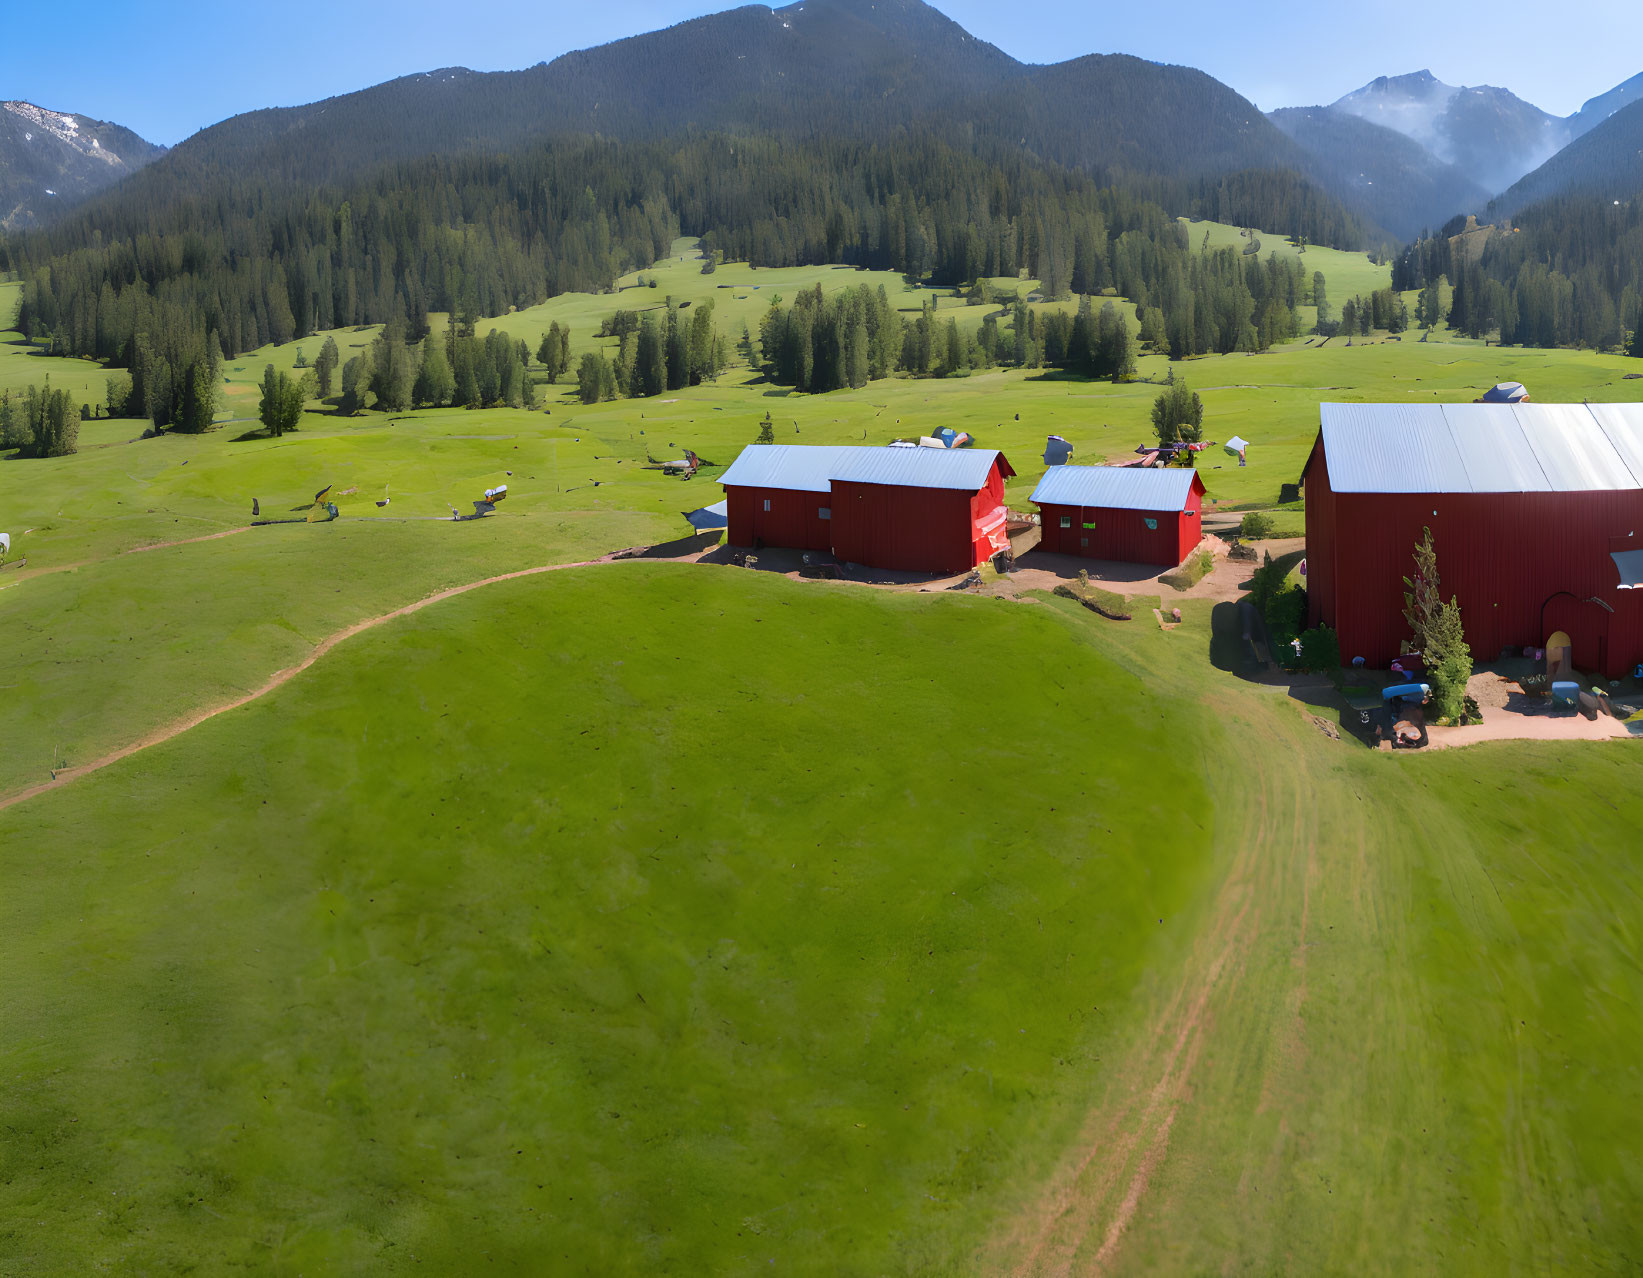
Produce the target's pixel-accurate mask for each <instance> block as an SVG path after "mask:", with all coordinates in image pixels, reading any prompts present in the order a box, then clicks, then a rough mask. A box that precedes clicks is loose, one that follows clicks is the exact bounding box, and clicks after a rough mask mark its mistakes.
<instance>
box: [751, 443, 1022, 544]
mask: <svg viewBox="0 0 1643 1278" xmlns="http://www.w3.org/2000/svg"><path fill="white" fill-rule="evenodd" d="M1013 474H1015V471H1014V470H1013V469H1012V468H1011V466H1010V463H1009V461H1008V460H1007V459H1006V458H1005V457H1004V455H1003V454H1002V453H1000V452H997V451H989V450H984V449H979V448H976V449H970V448H966V449H953V450H949V449H938V448H854V447H825V446H823V447H816V446H808V445H803V444H755V445H753V446H752V447H750V448H747V449H744V450H743V451H742V454H741V456H740V457H738V458H737V459H736V460H735V461H734V462H733V463H732V464H731V466H730V469H729V470H727V471H725V473H724V475H723V476H722V477H721V478H720V480H719V482H720V483H721V484H723V485H724V489H725V499H726V502H727V505H728V513H729V521H730V531H729V540H730V543H731V544H732V545H735V546H761V545H769V546H785V547H789V548H791V549H795V550H829V551H831V552H832V553H833V555H834V556H835V557H836V558H838V559H840V560H843V561H844V562H846V563H856V564H864V565H866V566H868V567H872V568H889V569H899V570H906V571H913V572H937V573H959V572H967V571H968V570H969V569H971V568H974V567H975V566H976V565H977V564H979V563H981V562H982V561H983V560H985V559H987V558H988V557H989V556H991V555H992V554H994V553H995V552H996V551H999V550H1003V549H1004V548H1005V547H1007V546H1008V545H1009V539H1008V538H1007V536H1006V535H1005V529H1004V526H1005V508H1004V480H1005V479H1006V478H1008V477H1009V476H1011V475H1013Z"/></svg>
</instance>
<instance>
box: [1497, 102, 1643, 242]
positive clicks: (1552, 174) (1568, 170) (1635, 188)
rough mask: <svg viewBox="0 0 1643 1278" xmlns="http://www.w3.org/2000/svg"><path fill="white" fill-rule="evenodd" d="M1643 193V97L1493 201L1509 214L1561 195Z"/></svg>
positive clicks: (1616, 196)
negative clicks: (1642, 99)
mask: <svg viewBox="0 0 1643 1278" xmlns="http://www.w3.org/2000/svg"><path fill="white" fill-rule="evenodd" d="M1640 193H1643V101H1638V102H1633V103H1632V104H1631V105H1630V106H1626V107H1622V108H1621V109H1620V110H1618V111H1616V112H1615V113H1614V114H1613V115H1611V116H1609V117H1608V118H1607V119H1606V120H1604V121H1603V122H1602V123H1601V124H1599V125H1597V126H1596V127H1595V128H1593V129H1592V130H1591V131H1589V132H1588V133H1586V134H1585V135H1584V136H1582V137H1579V138H1576V139H1575V140H1574V141H1573V142H1571V143H1570V144H1569V145H1568V146H1567V147H1565V148H1564V149H1563V150H1562V151H1560V152H1558V153H1557V154H1556V155H1554V156H1553V157H1552V158H1551V159H1550V160H1548V161H1547V162H1546V163H1545V164H1543V165H1541V166H1540V167H1539V168H1538V169H1536V170H1535V171H1534V172H1533V173H1531V174H1529V175H1528V176H1527V177H1525V178H1524V179H1523V180H1522V181H1520V182H1518V183H1516V184H1515V185H1513V186H1512V188H1511V189H1510V190H1508V191H1507V192H1506V193H1505V194H1504V195H1502V196H1500V198H1499V199H1498V200H1497V201H1496V202H1495V204H1494V206H1493V207H1492V210H1491V211H1492V212H1494V213H1496V214H1499V215H1510V214H1513V213H1515V212H1517V211H1518V210H1520V209H1522V208H1525V207H1526V206H1528V205H1531V204H1535V203H1538V202H1540V201H1542V200H1547V199H1551V198H1554V197H1557V196H1563V195H1590V196H1595V197H1602V198H1606V199H1608V200H1610V201H1614V200H1619V201H1621V202H1625V201H1629V200H1632V199H1635V198H1636V197H1637V196H1638V195H1639V194H1640Z"/></svg>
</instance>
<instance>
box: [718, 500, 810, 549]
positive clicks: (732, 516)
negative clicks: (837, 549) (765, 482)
mask: <svg viewBox="0 0 1643 1278" xmlns="http://www.w3.org/2000/svg"><path fill="white" fill-rule="evenodd" d="M831 500H832V498H831V497H830V496H829V495H828V494H827V493H806V492H795V491H794V490H792V489H789V488H746V487H743V486H742V485H740V484H738V485H736V486H735V487H730V488H726V489H725V501H726V503H727V504H726V507H725V510H726V514H727V516H728V518H729V521H730V527H729V529H728V536H727V540H728V541H729V543H730V544H731V545H732V546H750V547H752V546H786V547H788V548H790V549H793V550H830V549H832V546H833V531H832V525H831V523H830V522H829V521H828V520H826V519H823V518H822V517H821V515H820V512H821V511H823V510H826V509H827V508H828V503H829V502H830V501H831ZM766 502H769V503H770V509H769V510H766V509H765V508H764V506H765V503H766Z"/></svg>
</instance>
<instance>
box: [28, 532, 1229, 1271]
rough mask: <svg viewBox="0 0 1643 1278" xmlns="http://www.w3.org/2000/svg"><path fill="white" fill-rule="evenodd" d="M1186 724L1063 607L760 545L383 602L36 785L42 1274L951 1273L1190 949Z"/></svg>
mask: <svg viewBox="0 0 1643 1278" xmlns="http://www.w3.org/2000/svg"><path fill="white" fill-rule="evenodd" d="M935 653H949V654H954V653H963V654H964V663H963V664H964V672H963V677H962V681H957V680H955V677H954V674H953V671H952V666H951V663H949V662H938V663H934V664H933V663H932V662H931V660H930V657H931V654H935ZM960 682H961V684H962V687H963V688H966V689H969V692H968V693H961V692H960V686H959V685H960ZM1094 707H1100V724H1101V731H1100V732H1099V733H1098V734H1094V735H1093V736H1092V735H1091V734H1090V732H1089V727H1090V723H1091V713H1092V708H1094ZM1182 732H1187V733H1190V734H1192V736H1193V737H1194V738H1196V739H1199V740H1204V739H1208V737H1207V736H1206V734H1208V736H1213V732H1214V728H1213V725H1212V724H1210V723H1209V722H1208V721H1207V717H1206V716H1205V715H1204V714H1203V712H1202V711H1201V710H1199V709H1198V708H1197V707H1196V706H1194V705H1193V704H1192V702H1191V700H1190V699H1188V698H1182V697H1179V696H1178V695H1176V694H1174V693H1172V692H1170V691H1168V690H1164V689H1151V688H1148V687H1146V686H1145V685H1144V684H1143V683H1142V682H1141V681H1140V680H1139V679H1138V678H1137V677H1136V675H1135V674H1134V673H1133V672H1131V671H1128V670H1125V669H1124V668H1122V667H1121V666H1120V665H1118V664H1116V663H1115V662H1113V661H1112V660H1111V659H1110V658H1107V657H1104V656H1102V655H1101V654H1100V653H1098V652H1096V651H1095V650H1094V649H1093V648H1091V647H1090V646H1089V645H1088V644H1086V643H1084V642H1083V640H1082V638H1081V637H1080V635H1079V634H1078V632H1077V631H1076V630H1075V629H1074V628H1072V627H1070V626H1068V625H1067V624H1065V623H1064V622H1063V621H1062V619H1060V618H1059V617H1057V616H1056V615H1054V614H1053V613H1051V612H1050V611H1049V610H1046V609H1043V608H1024V607H1020V606H1013V605H1008V604H1004V603H1000V602H997V601H991V600H981V599H969V598H961V597H953V596H945V597H943V596H936V597H928V596H925V597H920V596H886V595H882V594H878V593H868V592H857V591H854V590H850V589H845V588H829V587H825V586H824V587H814V588H805V587H797V586H795V585H793V584H791V583H789V582H787V581H785V580H781V579H772V578H766V577H763V576H762V575H759V574H752V573H739V572H735V571H732V570H726V569H707V568H694V569H689V568H676V567H675V568H667V567H649V566H641V565H634V564H619V565H613V566H607V567H603V568H599V569H583V570H572V571H571V572H567V573H563V574H557V575H554V576H550V577H546V578H536V579H531V580H526V581H519V582H513V583H508V584H505V585H501V586H496V587H489V588H486V589H485V590H483V591H480V592H476V593H472V594H469V595H466V596H463V597H461V598H459V599H456V600H452V601H450V602H448V603H446V604H442V605H438V606H437V607H436V608H435V609H434V610H432V611H429V612H426V613H424V614H419V616H418V618H417V620H416V621H415V622H414V624H413V623H410V622H403V623H391V624H390V626H388V627H386V628H383V629H381V630H378V631H375V632H372V633H371V634H369V635H366V636H362V637H361V638H359V639H358V640H354V641H350V643H349V644H348V645H346V646H345V647H344V648H342V649H339V650H337V652H335V653H333V654H332V656H331V657H329V658H327V659H326V660H324V661H323V662H322V663H321V664H320V665H318V666H316V667H314V668H313V669H312V670H311V671H310V672H308V674H307V675H305V676H303V677H302V678H301V679H300V680H298V681H297V682H294V683H292V684H290V685H287V686H286V687H285V688H284V689H282V690H281V691H279V692H277V693H275V694H273V695H271V696H270V697H268V698H267V699H265V700H263V701H261V702H259V703H257V704H256V705H255V706H254V707H251V708H248V709H247V710H245V711H243V712H236V713H234V714H231V715H228V716H223V717H221V718H218V719H215V720H212V721H211V722H209V723H207V724H205V725H203V726H202V727H200V728H198V729H195V730H193V731H192V732H190V733H188V734H187V735H186V736H184V737H183V738H180V739H178V740H176V741H175V742H173V743H171V744H169V745H166V746H163V747H159V748H156V749H155V750H153V751H150V752H147V753H145V754H144V755H142V756H139V757H137V758H134V759H132V760H130V761H128V762H127V763H126V764H123V765H117V766H116V767H115V768H112V769H110V770H108V771H107V772H104V773H100V774H97V775H95V776H94V777H91V778H87V779H86V782H85V784H83V785H81V786H79V787H77V788H76V789H74V790H73V791H64V792H58V793H56V794H53V795H50V796H46V797H43V798H42V799H39V800H31V801H30V802H28V803H25V804H22V805H19V806H16V807H13V808H11V809H10V810H8V811H6V812H4V813H0V874H3V875H4V878H5V881H6V883H7V885H8V887H7V891H6V893H5V894H4V897H3V901H0V962H3V964H4V966H5V969H6V971H7V973H8V977H7V980H6V981H5V982H4V983H3V986H0V1023H3V1024H4V1025H5V1026H6V1027H7V1033H6V1036H5V1043H4V1045H3V1046H0V1069H3V1071H4V1076H5V1077H6V1079H7V1086H6V1087H5V1089H3V1091H0V1110H3V1118H0V1127H3V1128H4V1130H6V1132H7V1133H8V1136H7V1139H6V1141H5V1142H4V1143H3V1145H0V1183H3V1184H4V1185H5V1186H6V1193H5V1195H4V1196H3V1204H0V1257H3V1258H4V1262H3V1263H4V1266H5V1267H18V1268H20V1269H24V1270H33V1271H38V1272H47V1271H56V1272H62V1271H76V1270H84V1269H87V1268H94V1267H98V1266H104V1265H109V1266H115V1267H119V1268H123V1269H127V1270H132V1271H146V1270H153V1269H172V1268H176V1267H178V1266H183V1267H197V1268H201V1269H208V1270H217V1269H222V1268H229V1267H236V1266H249V1267H253V1268H273V1269H277V1270H281V1271H291V1272H296V1271H303V1270H306V1271H308V1272H315V1271H327V1272H343V1271H351V1272H370V1271H379V1270H381V1269H384V1268H387V1269H401V1268H411V1267H414V1266H416V1265H422V1266H424V1267H431V1268H432V1269H433V1270H436V1271H447V1272H449V1271H455V1270H471V1269H473V1268H483V1269H487V1270H491V1271H498V1270H502V1271H512V1272H543V1271H545V1270H547V1271H556V1272H585V1273H613V1272H659V1271H675V1272H688V1273H709V1272H711V1273H736V1272H755V1271H757V1272H769V1271H770V1266H771V1264H772V1262H774V1264H775V1266H776V1268H777V1270H779V1271H789V1272H791V1271H795V1270H796V1271H802V1272H809V1273H838V1272H857V1273H877V1272H885V1271H887V1270H897V1271H906V1272H928V1271H930V1270H931V1269H932V1268H947V1267H951V1266H953V1265H955V1264H957V1263H958V1260H957V1257H959V1256H961V1255H962V1250H963V1247H964V1246H965V1245H966V1244H968V1243H973V1242H974V1241H975V1239H976V1238H977V1237H978V1231H979V1230H980V1229H981V1227H982V1225H983V1222H984V1221H985V1219H986V1218H987V1216H988V1213H989V1212H991V1211H992V1210H993V1209H994V1208H996V1206H997V1204H998V1202H999V1196H1000V1195H1001V1194H1003V1193H1006V1191H1007V1190H1008V1189H1009V1186H1010V1183H1011V1181H1012V1178H1013V1177H1014V1176H1015V1175H1016V1174H1017V1173H1019V1172H1020V1171H1021V1169H1022V1166H1023V1163H1022V1159H1023V1156H1024V1151H1025V1150H1027V1149H1032V1148H1037V1147H1039V1146H1041V1145H1042V1143H1043V1142H1044V1141H1045V1140H1046V1139H1048V1138H1049V1137H1050V1136H1051V1134H1053V1133H1057V1132H1061V1133H1063V1134H1064V1133H1065V1130H1066V1128H1067V1126H1068V1124H1069V1123H1071V1122H1073V1121H1074V1120H1076V1118H1077V1116H1078V1113H1079V1111H1080V1110H1081V1108H1082V1105H1083V1102H1084V1093H1085V1090H1086V1088H1087V1086H1088V1083H1089V1081H1090V1079H1091V1077H1092V1076H1093V1075H1096V1074H1098V1073H1099V1070H1100V1068H1101V1067H1100V1063H1099V1057H1100V1056H1101V1053H1102V1052H1103V1050H1104V1047H1103V1044H1104V1043H1105V1042H1107V1041H1109V1039H1110V1038H1111V1037H1112V1036H1113V1035H1115V1034H1116V1032H1117V1028H1118V1027H1121V1026H1123V1025H1124V1024H1125V1020H1126V1013H1125V1010H1124V996H1125V994H1126V992H1127V991H1128V990H1130V989H1131V988H1132V987H1133V986H1134V985H1135V983H1136V982H1137V980H1138V979H1140V977H1141V974H1142V973H1143V972H1144V971H1146V970H1147V969H1148V968H1149V967H1150V966H1152V965H1155V964H1167V963H1168V962H1169V961H1170V955H1171V953H1172V951H1173V950H1174V948H1175V947H1176V946H1177V945H1179V944H1180V941H1181V936H1182V932H1181V929H1180V927H1179V926H1178V917H1179V915H1180V914H1181V913H1182V912H1183V911H1185V910H1190V909H1191V908H1193V903H1194V900H1195V898H1196V896H1197V894H1198V893H1199V892H1200V890H1201V888H1202V885H1203V874H1204V871H1205V869H1206V867H1207V866H1208V865H1209V864H1210V862H1211V860H1212V856H1213V853H1212V844H1211V842H1210V840H1209V839H1208V837H1207V836H1208V833H1209V831H1208V828H1207V825H1208V810H1209V802H1210V798H1209V795H1208V794H1207V792H1206V791H1205V789H1204V787H1203V782H1202V780H1201V779H1199V778H1197V777H1194V776H1192V775H1184V776H1180V777H1177V778H1175V779H1174V780H1172V782H1171V784H1170V785H1169V786H1168V787H1167V789H1166V788H1161V787H1157V786H1155V785H1153V784H1152V780H1153V776H1152V772H1151V769H1152V768H1153V767H1154V766H1155V765H1156V763H1157V762H1158V761H1159V760H1160V759H1161V758H1163V757H1165V756H1166V755H1167V753H1168V752H1169V750H1170V744H1169V743H1170V741H1171V740H1172V738H1173V737H1174V736H1176V735H1177V734H1179V733H1182ZM1077 738H1083V739H1085V740H1087V741H1088V745H1087V747H1086V748H1085V749H1082V750H1078V751H1067V752H1064V753H1063V754H1062V755H1061V756H1060V757H1059V758H1057V759H1052V760H1050V761H1049V762H1048V766H1047V765H1046V759H1045V758H1044V757H1043V753H1042V751H1041V749H1040V746H1039V743H1041V742H1043V741H1045V740H1046V739H1061V740H1073V739H1077ZM71 849H72V850H71ZM1165 919H1168V920H1170V924H1171V925H1170V926H1169V927H1161V926H1160V923H1161V921H1163V920H1165Z"/></svg>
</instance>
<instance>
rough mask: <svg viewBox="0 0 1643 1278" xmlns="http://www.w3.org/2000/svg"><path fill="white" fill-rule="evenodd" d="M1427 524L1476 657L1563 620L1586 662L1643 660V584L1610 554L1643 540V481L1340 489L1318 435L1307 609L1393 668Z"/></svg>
mask: <svg viewBox="0 0 1643 1278" xmlns="http://www.w3.org/2000/svg"><path fill="white" fill-rule="evenodd" d="M1434 512H1435V513H1434ZM1425 528H1430V529H1431V530H1432V538H1433V541H1434V544H1435V545H1436V547H1437V552H1438V576H1439V579H1440V585H1441V587H1442V590H1443V596H1444V598H1446V599H1447V598H1449V597H1450V596H1454V597H1456V598H1457V599H1459V601H1460V609H1461V620H1462V622H1463V623H1464V625H1465V627H1466V639H1467V642H1468V644H1469V645H1470V646H1471V649H1472V655H1473V658H1474V659H1475V660H1477V661H1492V660H1494V659H1495V657H1497V656H1498V655H1499V653H1500V651H1501V649H1502V648H1504V647H1507V646H1512V647H1522V646H1528V645H1536V646H1538V645H1540V644H1543V643H1544V642H1545V640H1546V636H1547V635H1548V634H1550V633H1551V632H1552V631H1553V630H1559V629H1561V630H1565V631H1567V632H1568V634H1569V637H1570V638H1571V639H1572V640H1573V641H1574V648H1575V650H1574V661H1575V665H1576V666H1577V667H1579V668H1581V669H1584V670H1588V671H1594V670H1595V671H1599V672H1600V673H1602V674H1603V675H1604V676H1605V677H1606V678H1614V677H1616V676H1617V675H1619V674H1621V673H1623V672H1624V671H1626V670H1627V669H1629V668H1630V667H1631V666H1633V665H1635V664H1636V663H1637V662H1639V661H1643V598H1640V597H1639V596H1640V595H1643V591H1637V590H1620V589H1618V583H1619V579H1620V574H1619V571H1618V570H1617V569H1616V567H1615V563H1614V560H1613V559H1611V558H1610V557H1609V555H1610V552H1611V551H1616V550H1624V549H1637V548H1639V538H1643V492H1637V491H1631V492H1585V493H1447V494H1446V493H1415V494H1409V493H1337V492H1334V491H1333V490H1332V489H1331V488H1330V486H1329V469H1328V464H1327V460H1326V459H1325V457H1324V455H1323V449H1322V446H1321V444H1320V445H1317V446H1315V447H1314V450H1313V456H1312V459H1311V460H1310V462H1309V463H1308V465H1307V471H1306V544H1307V592H1308V593H1307V598H1308V619H1309V622H1310V624H1312V625H1318V624H1319V623H1324V624H1327V625H1330V626H1333V627H1334V628H1335V630H1336V632H1337V634H1338V635H1339V637H1340V644H1341V656H1342V657H1343V658H1344V659H1345V660H1347V661H1350V660H1351V659H1352V658H1353V657H1363V658H1364V659H1365V661H1367V662H1368V663H1369V665H1371V666H1374V667H1384V666H1385V665H1387V664H1388V663H1389V662H1391V661H1392V659H1393V658H1395V657H1396V656H1397V655H1398V649H1399V645H1400V643H1401V642H1402V641H1403V640H1406V639H1408V638H1409V637H1410V636H1409V623H1408V622H1406V621H1405V620H1404V617H1403V590H1404V587H1403V579H1404V577H1405V576H1407V575H1408V574H1409V572H1410V571H1411V569H1412V568H1413V566H1414V558H1413V556H1414V550H1415V543H1416V542H1417V541H1418V540H1420V537H1421V534H1422V530H1423V529H1425ZM1634 532H1635V533H1637V534H1638V537H1628V535H1629V534H1631V533H1634ZM1594 596H1595V597H1596V598H1599V599H1601V600H1603V601H1604V603H1606V604H1608V605H1609V608H1613V609H1614V611H1613V613H1610V612H1609V611H1608V609H1606V608H1604V607H1602V606H1601V605H1598V604H1594V603H1589V602H1586V601H1587V600H1589V599H1591V598H1592V597H1594Z"/></svg>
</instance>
